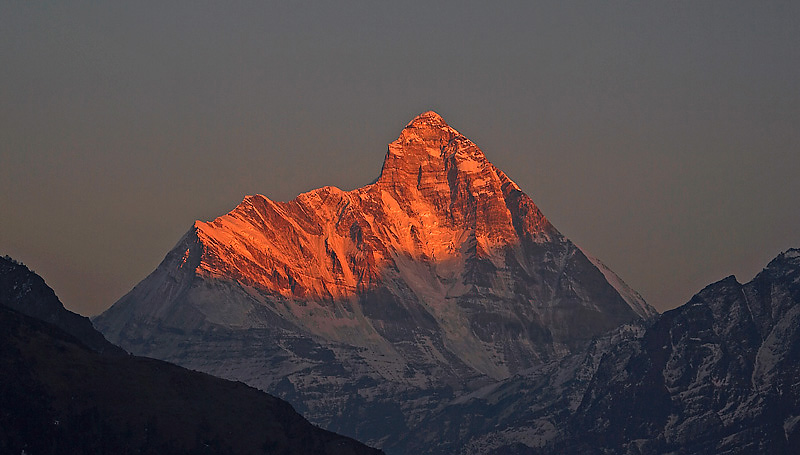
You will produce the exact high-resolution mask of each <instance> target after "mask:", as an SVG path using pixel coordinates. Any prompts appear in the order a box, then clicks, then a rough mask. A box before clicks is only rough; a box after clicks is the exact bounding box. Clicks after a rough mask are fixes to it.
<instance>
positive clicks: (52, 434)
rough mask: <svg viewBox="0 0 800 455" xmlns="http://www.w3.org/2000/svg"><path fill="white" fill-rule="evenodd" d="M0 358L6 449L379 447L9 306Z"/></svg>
mask: <svg viewBox="0 0 800 455" xmlns="http://www.w3.org/2000/svg"><path fill="white" fill-rule="evenodd" d="M39 286H45V285H44V282H43V281H41V280H40V281H38V282H37V284H35V285H34V286H33V287H32V288H31V294H35V295H49V294H50V293H52V290H50V291H49V292H47V290H45V289H38V287H39ZM48 289H49V288H48ZM0 365H2V368H0V453H9V454H19V453H29V454H110V453H113V454H169V453H180V454H185V453H197V454H203V453H207V454H298V455H299V454H311V453H320V454H342V455H345V454H346V455H351V454H352V455H357V454H377V453H380V452H379V451H377V450H375V449H371V448H368V447H366V446H364V445H362V444H360V443H358V442H356V441H354V440H352V439H349V438H346V437H343V436H339V435H336V434H334V433H330V432H328V431H324V430H321V429H319V428H317V427H315V426H313V425H311V424H310V423H309V422H308V421H306V420H305V419H304V418H303V417H301V416H300V415H299V414H297V413H296V412H295V411H294V410H293V409H292V407H291V406H290V405H289V404H288V403H286V402H284V401H282V400H279V399H277V398H274V397H272V396H269V395H267V394H265V393H263V392H260V391H258V390H255V389H253V388H251V387H248V386H246V385H244V384H242V383H236V382H231V381H226V380H222V379H218V378H214V377H212V376H209V375H207V374H204V373H198V372H193V371H189V370H186V369H183V368H180V367H177V366H174V365H170V364H168V363H165V362H162V361H159V360H153V359H146V358H139V357H134V356H127V355H113V356H109V355H102V354H99V353H97V352H96V351H94V350H92V349H90V348H88V347H87V346H86V345H84V344H83V343H82V342H81V341H79V340H78V339H77V338H76V337H74V336H72V335H70V334H67V333H66V332H64V331H63V330H61V329H60V328H59V327H56V326H55V325H53V324H50V323H47V322H43V321H41V320H39V319H35V318H32V317H30V316H26V315H24V314H22V313H20V312H17V311H15V310H12V309H10V308H8V307H6V306H0Z"/></svg>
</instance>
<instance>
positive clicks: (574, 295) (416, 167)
mask: <svg viewBox="0 0 800 455" xmlns="http://www.w3.org/2000/svg"><path fill="white" fill-rule="evenodd" d="M653 314H655V312H654V310H652V308H651V307H649V306H647V305H646V304H645V303H644V302H643V301H642V299H641V297H639V296H638V294H636V293H635V292H633V291H632V290H630V288H628V287H627V286H625V285H624V283H622V281H621V280H619V278H618V277H616V276H615V275H614V274H613V272H610V270H608V269H607V268H604V267H603V266H600V264H599V262H598V261H595V260H592V259H589V258H588V257H587V256H586V255H585V254H584V253H583V252H582V251H581V250H580V249H579V248H577V247H576V246H575V245H574V244H573V243H572V242H570V241H569V240H568V239H566V238H564V237H563V236H562V235H561V234H560V233H559V232H558V231H557V230H556V229H555V228H554V227H553V226H552V225H551V224H550V223H549V222H548V221H547V219H546V218H545V217H544V216H543V215H542V213H541V212H540V211H539V209H538V208H537V207H536V205H534V203H533V201H532V200H531V199H530V198H529V197H528V196H527V195H525V194H524V193H523V192H522V191H521V190H520V188H519V187H518V186H517V185H516V184H515V183H514V182H512V181H511V180H510V179H509V178H508V177H507V176H506V175H505V174H504V173H503V172H502V171H500V170H498V169H497V168H495V167H494V166H493V165H492V164H491V163H489V161H487V160H486V157H485V156H484V154H483V152H481V150H480V149H479V148H478V147H477V146H476V145H475V144H474V143H472V142H471V141H470V140H469V139H467V138H466V137H464V136H463V135H461V134H460V133H458V132H457V131H456V130H454V129H453V128H451V127H450V126H448V125H447V124H446V123H445V122H444V120H443V119H442V118H441V117H440V116H439V115H437V114H436V113H434V112H426V113H424V114H422V115H420V116H418V117H417V118H415V119H414V120H413V121H412V122H411V123H409V124H408V126H406V128H405V129H404V130H403V131H402V133H401V134H400V137H399V138H398V139H397V140H396V141H394V142H392V143H391V144H390V145H389V150H388V152H387V154H386V158H385V161H384V165H383V169H382V171H381V174H380V177H379V178H378V179H377V181H376V182H375V183H373V184H370V185H367V186H365V187H363V188H359V189H356V190H353V191H347V192H345V191H342V190H339V189H337V188H333V187H324V188H320V189H318V190H314V191H311V192H309V193H305V194H301V195H300V196H298V197H297V198H296V199H295V200H293V201H290V202H274V201H271V200H269V199H267V198H266V197H264V196H260V195H258V196H248V197H246V198H245V199H244V201H243V202H242V203H241V204H239V206H237V207H236V208H235V209H234V210H232V211H231V212H230V213H228V214H227V215H224V216H221V217H219V218H217V219H215V220H214V221H212V222H196V223H195V224H194V226H193V227H192V229H190V231H189V232H188V233H187V234H186V235H185V236H184V237H183V238H182V239H181V240H180V242H179V243H178V245H177V246H176V247H175V248H174V249H173V250H172V251H171V252H170V253H169V254H168V255H167V256H166V258H165V259H164V261H163V262H162V263H161V265H160V266H159V267H158V268H157V269H156V270H155V271H154V272H153V273H152V274H151V275H150V276H149V277H147V278H146V279H145V280H144V281H143V282H141V283H140V284H139V285H137V286H136V287H135V288H134V289H133V290H132V291H131V292H130V293H129V294H127V295H126V296H124V297H123V298H122V299H120V300H119V301H118V302H117V303H116V304H114V306H113V307H111V308H110V309H109V310H108V311H107V312H105V313H104V314H103V315H101V316H100V317H98V318H97V319H96V321H95V322H96V324H97V325H98V327H100V328H101V330H102V331H103V332H104V333H105V334H106V336H108V337H109V338H110V339H111V340H112V341H115V342H117V343H119V344H120V345H121V346H123V347H125V348H126V349H129V350H131V352H134V353H137V354H143V355H149V356H154V357H157V358H162V359H165V360H169V361H172V362H175V363H178V364H182V365H185V366H189V367H191V368H196V369H199V370H201V371H207V372H210V373H213V374H216V375H220V376H223V377H228V378H235V379H239V380H242V381H245V382H247V383H249V384H251V385H254V386H256V387H259V388H262V389H264V390H267V391H271V392H274V393H276V394H279V395H280V396H282V397H284V398H286V399H288V400H289V401H290V402H292V403H293V404H294V405H295V406H296V407H297V408H298V409H299V410H300V411H301V412H303V413H304V414H306V415H307V416H308V417H309V418H310V419H311V420H312V421H314V422H317V423H319V424H321V425H323V426H324V427H326V428H329V429H334V430H336V431H340V432H344V433H345V434H350V435H354V436H357V437H359V438H360V439H362V440H367V441H370V442H373V443H381V442H382V441H383V440H384V439H385V438H386V437H387V436H388V435H389V434H391V433H393V432H396V430H397V428H406V427H408V426H411V425H413V424H414V423H415V422H416V421H417V420H418V419H419V418H421V415H422V414H423V413H424V412H426V411H427V410H429V409H431V408H433V407H435V406H437V405H438V403H440V401H441V400H442V399H444V398H447V397H453V396H455V395H456V394H460V393H462V392H464V391H468V390H472V389H474V388H476V387H479V386H481V385H484V384H487V383H491V382H494V381H497V380H502V379H504V378H507V377H509V376H510V375H512V374H514V373H516V372H518V371H521V370H523V369H525V368H529V367H532V366H534V365H539V364H542V363H544V362H547V361H550V360H553V359H559V358H561V357H563V356H564V355H567V354H569V353H570V352H573V351H575V350H577V349H580V348H582V347H583V346H585V344H586V343H587V342H588V341H589V340H590V339H591V338H592V337H593V336H595V335H597V334H599V333H602V332H604V331H607V330H610V329H612V328H614V327H616V326H618V325H620V324H622V323H625V322H630V321H633V320H638V319H640V318H644V317H648V316H651V315H653Z"/></svg>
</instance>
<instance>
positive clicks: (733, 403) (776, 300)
mask: <svg viewBox="0 0 800 455" xmlns="http://www.w3.org/2000/svg"><path fill="white" fill-rule="evenodd" d="M409 434H410V435H411V436H407V437H406V438H405V439H404V440H402V438H401V440H400V441H399V442H391V443H390V446H391V447H390V450H393V451H395V452H398V453H426V454H445V453H464V454H470V453H472V454H478V453H481V454H484V453H529V454H539V453H541V454H544V453H574V454H583V453H629V454H664V453H681V454H698V455H699V454H707V453H720V454H721V453H724V454H750V453H772V454H794V453H799V451H800V449H798V448H800V250H788V251H787V252H785V253H782V254H781V255H779V256H778V257H777V258H776V259H774V260H773V261H771V262H770V263H769V265H768V266H767V267H766V268H765V269H764V271H763V272H761V273H760V274H758V275H757V276H756V277H755V278H754V279H753V280H752V281H751V282H749V283H747V284H744V285H742V284H740V283H739V282H737V280H736V279H735V278H734V277H728V278H726V279H724V280H721V281H719V282H717V283H714V284H712V285H710V286H708V287H707V288H705V289H703V290H702V291H701V292H700V293H698V294H697V295H696V296H694V297H693V298H692V299H691V300H690V301H689V302H688V303H687V304H685V305H683V306H681V307H679V308H676V309H675V310H672V311H669V312H666V313H664V314H663V315H662V316H661V317H659V318H658V320H656V321H654V322H653V323H652V324H651V325H649V326H648V327H646V328H645V327H644V326H642V325H630V326H623V327H621V328H619V329H617V330H615V331H613V332H611V333H609V334H607V335H605V336H603V337H600V338H598V339H597V340H595V341H594V342H593V343H592V344H591V345H590V346H589V348H588V349H587V350H585V351H584V352H582V353H578V354H575V355H571V356H569V357H567V358H565V359H563V360H561V361H559V362H554V363H551V364H549V365H545V366H543V367H540V368H534V369H531V370H528V371H525V372H522V373H521V374H519V375H518V376H516V377H514V378H511V379H508V380H506V381H503V382H501V383H499V384H495V385H492V386H489V387H487V388H485V389H482V390H479V391H476V392H474V393H473V394H471V395H467V396H464V397H460V398H458V399H456V400H454V401H453V402H451V403H450V404H449V405H448V406H445V407H443V409H442V410H440V411H439V412H437V413H434V414H432V415H430V416H429V417H427V418H426V420H425V421H423V422H422V424H420V425H419V426H418V427H417V428H415V429H414V430H413V431H412V432H411V433H409Z"/></svg>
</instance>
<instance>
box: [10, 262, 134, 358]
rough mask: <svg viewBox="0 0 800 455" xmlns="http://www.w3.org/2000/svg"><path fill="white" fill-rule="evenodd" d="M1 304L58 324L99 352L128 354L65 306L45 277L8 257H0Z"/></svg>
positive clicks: (86, 320) (90, 323)
mask: <svg viewBox="0 0 800 455" xmlns="http://www.w3.org/2000/svg"><path fill="white" fill-rule="evenodd" d="M0 305H4V306H6V307H8V308H11V309H13V310H16V311H19V312H20V313H22V314H25V315H28V316H31V317H34V318H36V319H40V320H42V321H45V322H49V323H50V324H53V325H56V326H58V328H60V329H61V330H63V331H65V332H67V333H68V334H70V335H72V336H74V337H75V338H77V339H79V340H80V341H81V342H82V343H83V344H84V345H86V346H87V347H89V348H91V349H93V350H95V351H97V352H99V353H102V354H108V355H127V353H126V352H125V351H123V350H122V349H120V348H119V347H118V346H116V345H113V344H111V343H109V342H108V340H106V339H105V337H103V335H102V334H101V333H100V332H98V331H97V330H95V328H94V326H93V325H92V322H91V321H90V320H89V318H87V317H84V316H81V315H79V314H75V313H73V312H71V311H69V310H67V309H66V308H64V305H62V304H61V301H60V300H58V297H56V294H55V292H53V290H52V289H50V287H49V286H47V285H46V284H45V282H44V280H43V279H42V277H40V276H39V275H37V274H35V273H33V272H31V271H30V270H29V269H28V268H27V267H25V265H23V264H21V263H19V262H17V261H15V260H13V259H12V258H10V257H8V256H3V257H0Z"/></svg>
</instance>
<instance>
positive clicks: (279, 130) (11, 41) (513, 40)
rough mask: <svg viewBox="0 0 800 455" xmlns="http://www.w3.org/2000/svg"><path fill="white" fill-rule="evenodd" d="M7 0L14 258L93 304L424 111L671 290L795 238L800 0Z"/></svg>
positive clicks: (4, 36)
mask: <svg viewBox="0 0 800 455" xmlns="http://www.w3.org/2000/svg"><path fill="white" fill-rule="evenodd" d="M533 3H534V2H530V1H525V2H504V3H495V2H446V3H435V2H434V3H432V2H419V3H412V2H368V1H364V2H353V1H337V2H305V1H293V2H263V1H253V2H208V3H206V2H198V1H192V2H160V1H159V2H148V1H136V2H90V1H86V2H79V1H67V2H27V1H26V2H17V1H14V2H2V3H0V62H1V63H0V254H9V255H11V256H12V257H14V258H16V259H18V260H20V261H22V262H24V263H25V264H26V265H28V266H29V267H31V268H32V269H33V270H35V271H36V272H38V273H39V274H41V275H42V276H43V277H44V278H45V280H46V281H47V282H48V284H50V286H52V287H53V288H54V289H55V290H56V293H57V294H58V295H59V296H60V297H61V299H62V301H63V302H64V304H65V305H66V306H67V307H68V308H70V309H72V310H74V311H77V312H79V313H82V314H85V315H93V314H97V313H99V312H101V311H102V310H104V309H105V308H107V307H108V306H110V305H111V304H112V303H113V302H114V301H116V299H118V298H119V297H121V296H122V295H123V294H124V293H126V292H127V291H128V290H130V289H131V288H132V287H133V286H134V285H135V284H136V283H137V282H138V281H140V280H141V279H142V278H144V277H145V276H146V275H147V274H148V273H150V272H151V271H152V270H153V269H154V268H155V267H156V266H157V265H158V263H159V262H160V261H161V259H162V258H163V257H164V255H165V254H166V253H167V251H168V250H169V249H171V248H172V247H173V246H174V245H175V243H176V242H177V241H178V239H179V238H180V237H181V235H183V233H184V232H186V231H187V230H188V229H189V227H190V226H191V224H192V222H193V221H194V220H195V219H204V220H208V219H212V218H214V217H216V216H218V215H222V214H224V213H226V212H227V211H229V210H230V209H232V208H233V207H234V206H236V205H237V204H238V203H239V202H240V201H241V199H242V198H243V196H244V195H247V194H254V193H260V194H264V195H267V196H268V197H270V198H272V199H275V200H288V199H292V198H294V197H295V196H296V195H297V194H298V193H301V192H304V191H308V190H310V189H313V188H316V187H320V186H323V185H334V186H338V187H340V188H343V189H353V188H356V187H359V186H363V185H364V184H366V183H369V182H370V181H372V180H373V179H374V178H375V177H376V176H377V174H378V172H379V170H380V167H381V163H382V160H383V156H384V153H385V151H386V145H387V144H388V143H389V142H391V141H393V140H394V139H395V138H396V137H397V136H398V134H399V133H400V130H401V129H402V128H403V127H404V126H405V124H406V123H407V122H408V121H410V120H411V119H412V118H413V117H414V116H415V115H417V114H419V113H421V112H423V111H426V110H428V109H433V110H436V111H437V112H438V113H439V114H441V115H442V116H443V117H444V118H445V119H446V120H447V121H448V123H450V125H451V126H453V127H454V128H456V129H458V130H459V131H460V132H462V133H463V134H465V135H466V136H467V137H469V138H470V139H472V140H473V141H474V142H476V143H477V144H478V146H479V147H481V149H482V150H483V151H484V152H485V153H486V155H487V157H488V158H489V160H490V161H492V162H493V163H494V164H495V165H497V166H498V167H499V168H500V169H503V170H504V171H506V173H507V174H508V175H509V176H510V177H511V178H512V179H514V180H515V181H516V182H517V183H518V184H519V185H520V186H521V187H522V189H523V190H524V191H525V192H527V193H528V194H529V195H530V196H531V197H532V198H533V200H534V201H535V202H536V203H537V205H539V207H540V208H541V209H542V211H543V212H544V213H545V215H546V216H547V217H548V218H549V219H550V220H551V221H552V222H553V224H554V225H555V226H556V227H557V228H558V229H559V230H561V232H563V233H564V234H565V235H567V236H568V237H569V238H571V239H572V240H573V241H574V242H576V243H577V244H578V245H580V246H582V247H583V248H584V249H586V250H587V251H589V252H591V253H592V254H594V255H595V256H597V257H599V258H601V259H602V260H603V261H604V262H606V263H607V264H608V265H609V266H610V267H611V268H612V269H613V270H615V271H616V272H617V273H618V274H619V275H620V276H622V278H623V279H624V280H625V281H627V282H628V284H630V285H631V286H632V287H634V288H635V289H637V290H639V291H640V292H641V293H642V295H643V296H644V297H645V298H646V299H647V300H648V302H650V303H651V304H653V305H654V306H656V307H657V308H658V309H659V310H661V311H663V310H665V309H669V308H672V307H675V306H677V305H680V304H682V303H684V302H685V301H687V300H688V299H689V298H690V297H691V296H692V295H693V294H694V293H695V292H697V291H699V290H700V289H701V288H702V287H703V286H705V285H706V284H709V283H711V282H713V281H716V280H718V279H721V278H723V277H725V276H727V275H731V274H735V275H736V276H737V277H738V278H739V280H740V281H748V280H750V279H751V278H752V277H753V276H754V275H755V274H756V273H757V272H758V271H759V270H760V269H761V268H762V267H763V266H765V265H766V262H767V261H768V260H770V259H771V258H772V257H774V256H775V255H777V254H778V253H779V252H780V251H782V250H785V249H787V248H789V247H800V178H798V175H800V44H799V43H800V2H796V1H783V2H769V1H764V2H752V1H720V2H696V1H687V2H681V1H669V2H616V1H610V2H595V1H585V2H570V1H558V2H548V3H549V4H544V5H535V4H533Z"/></svg>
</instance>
